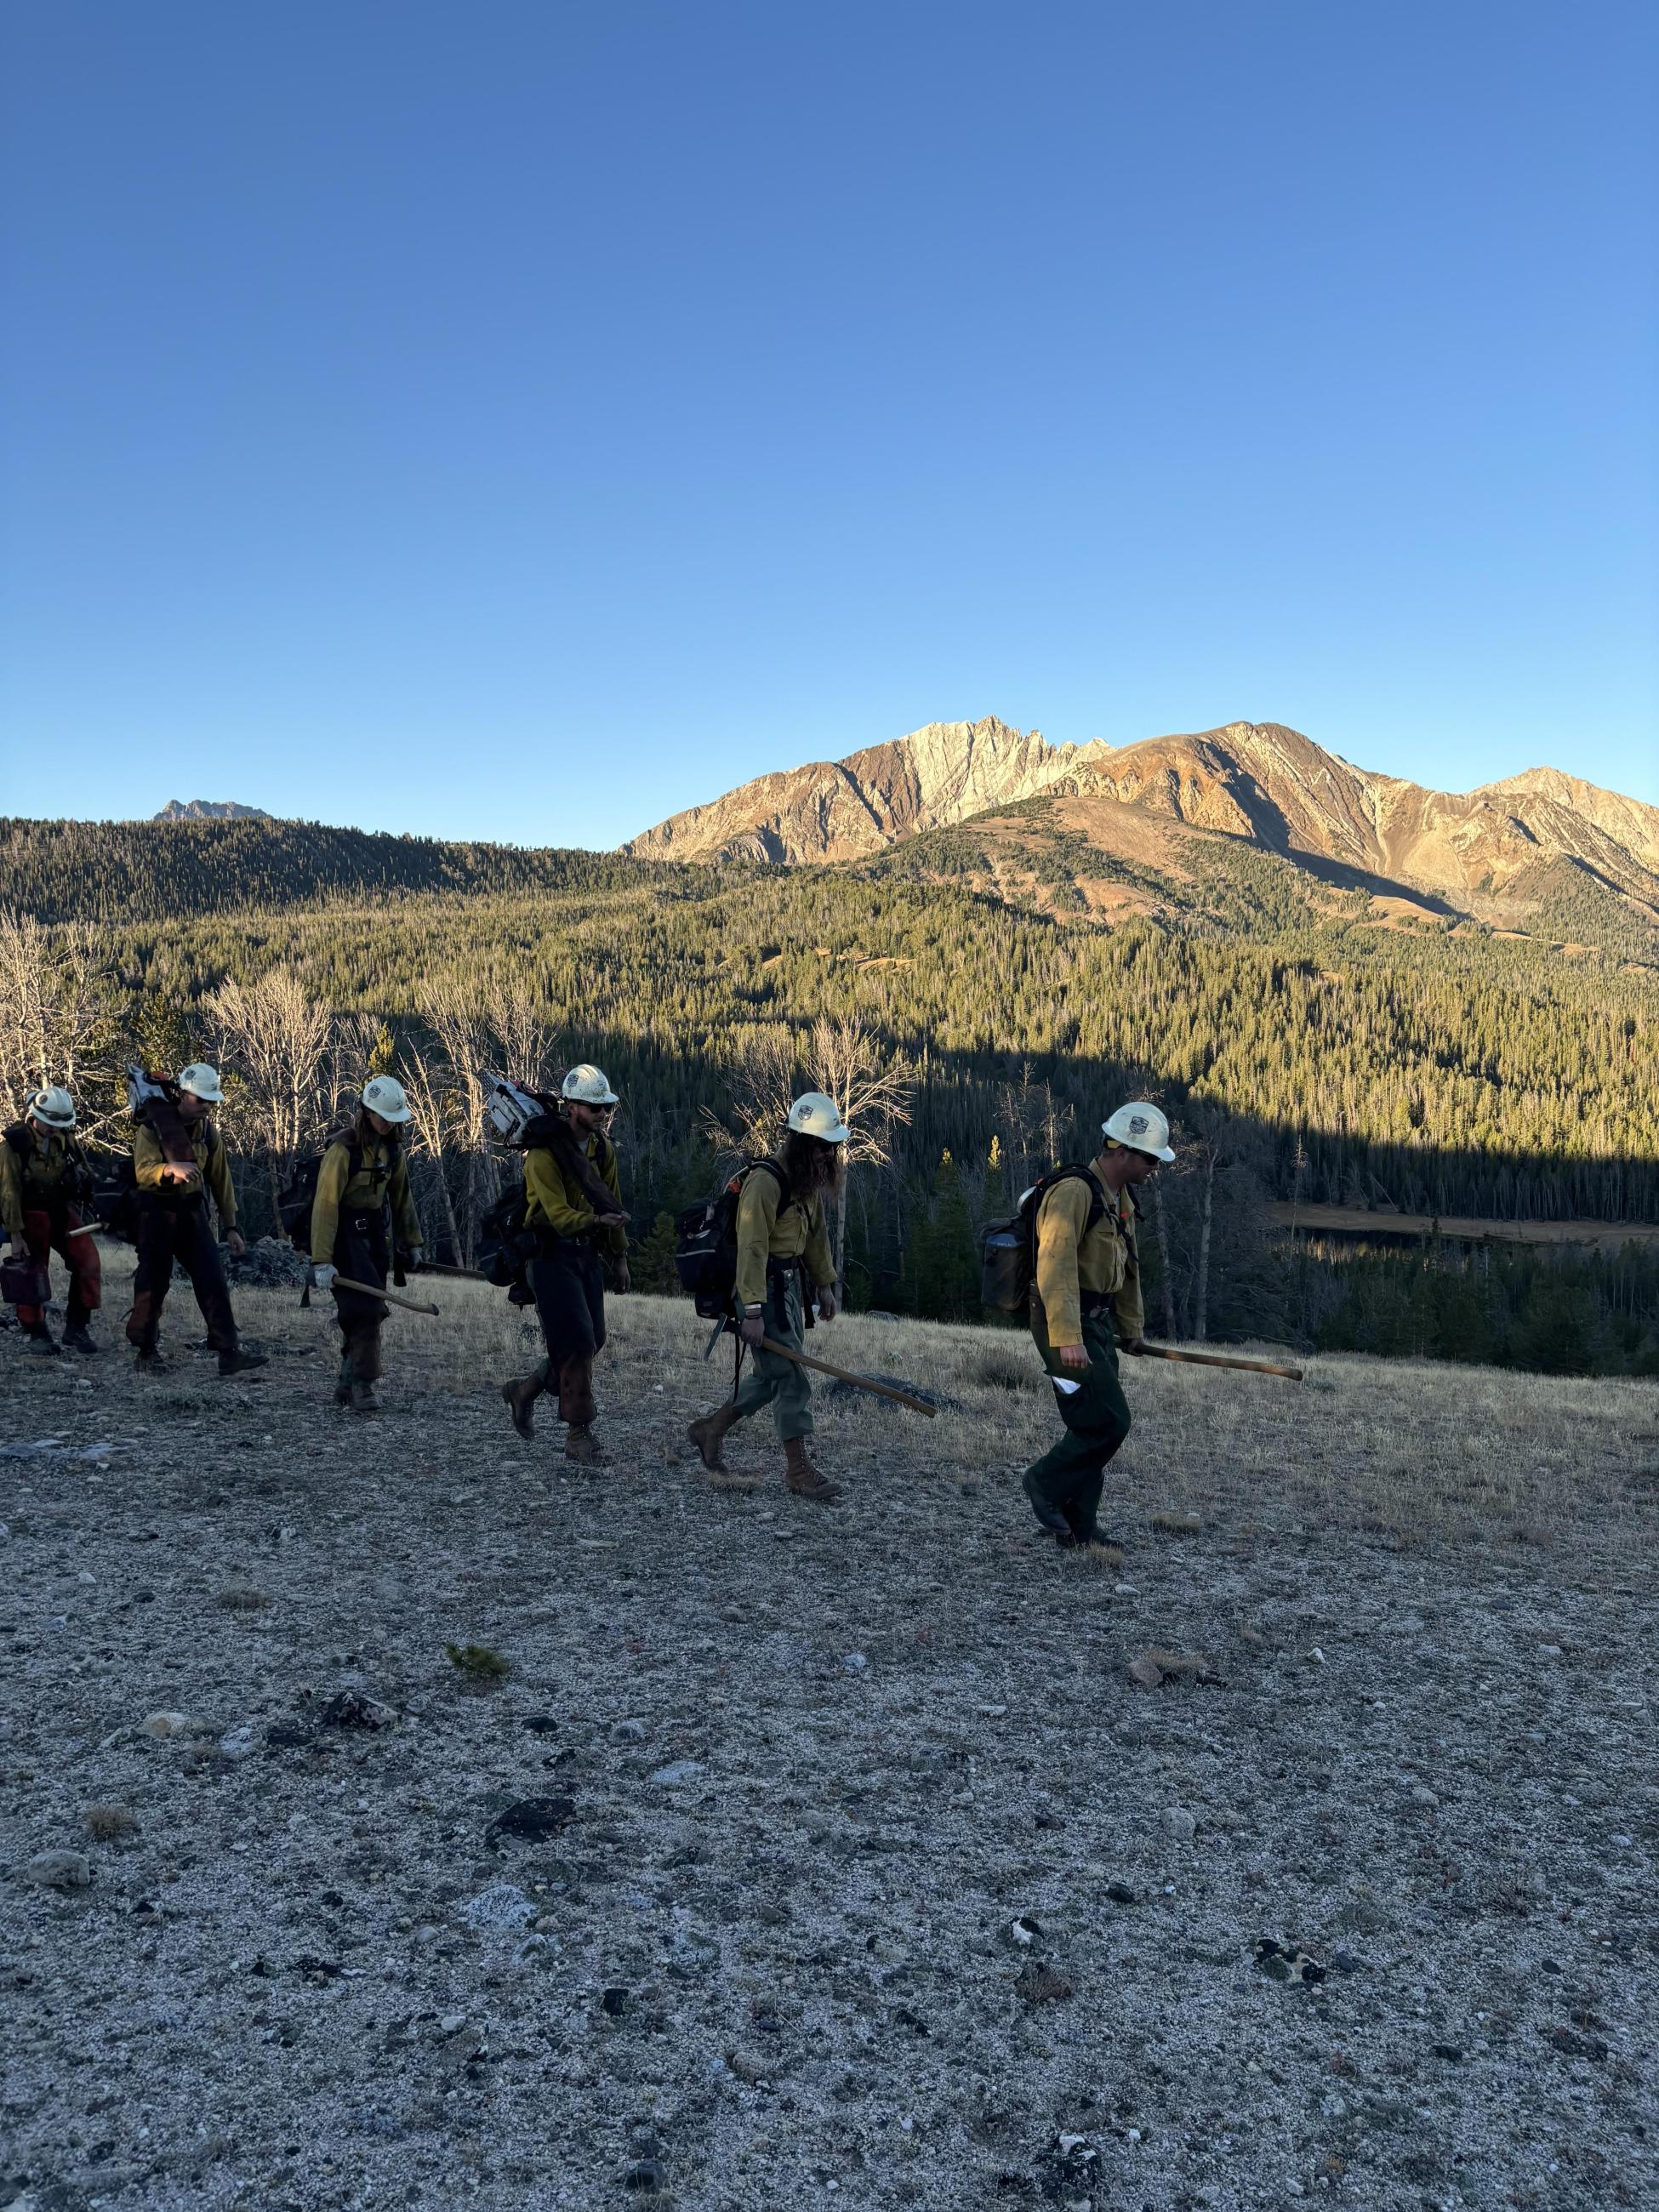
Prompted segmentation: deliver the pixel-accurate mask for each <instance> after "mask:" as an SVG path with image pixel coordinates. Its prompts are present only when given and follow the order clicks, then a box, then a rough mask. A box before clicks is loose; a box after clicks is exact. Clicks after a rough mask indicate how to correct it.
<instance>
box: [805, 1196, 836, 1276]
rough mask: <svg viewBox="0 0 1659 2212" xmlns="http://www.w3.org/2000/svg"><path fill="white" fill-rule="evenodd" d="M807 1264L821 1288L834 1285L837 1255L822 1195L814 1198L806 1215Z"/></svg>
mask: <svg viewBox="0 0 1659 2212" xmlns="http://www.w3.org/2000/svg"><path fill="white" fill-rule="evenodd" d="M806 1265H807V1267H808V1268H809V1269H810V1271H811V1277H812V1280H813V1281H814V1282H815V1283H816V1284H817V1286H818V1288H819V1290H821V1291H827V1290H829V1289H831V1288H832V1287H833V1286H834V1284H835V1280H836V1255H835V1254H834V1253H833V1252H832V1251H831V1250H830V1249H829V1221H828V1219H827V1218H825V1214H824V1207H823V1198H822V1197H818V1198H815V1199H814V1200H812V1204H811V1208H810V1210H809V1212H808V1213H807V1216H806Z"/></svg>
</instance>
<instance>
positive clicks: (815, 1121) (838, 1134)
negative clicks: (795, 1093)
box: [789, 1091, 852, 1145]
mask: <svg viewBox="0 0 1659 2212" xmlns="http://www.w3.org/2000/svg"><path fill="white" fill-rule="evenodd" d="M789 1126H790V1127H791V1128H792V1129H793V1131H794V1133H795V1134H796V1135H797V1136H798V1137H817V1138H820V1139H822V1140H823V1143H825V1144H826V1145H844V1144H845V1143H846V1142H847V1139H848V1138H849V1137H850V1136H851V1135H852V1131H851V1130H850V1129H849V1128H848V1126H847V1124H846V1122H845V1121H842V1118H841V1109H840V1107H839V1106H837V1105H836V1102H835V1100H834V1099H833V1098H831V1097H828V1096H827V1095H826V1094H825V1093H824V1092H823V1091H802V1093H801V1095H800V1097H799V1098H797V1099H796V1101H795V1103H794V1104H793V1106H792V1107H791V1108H790V1109H789Z"/></svg>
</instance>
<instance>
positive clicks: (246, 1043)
mask: <svg viewBox="0 0 1659 2212" xmlns="http://www.w3.org/2000/svg"><path fill="white" fill-rule="evenodd" d="M204 1011H205V1012H206V1014H207V1017H208V1019H209V1021H210V1024H211V1025H212V1028H213V1030H214V1033H215V1036H216V1045H217V1050H218V1052H219V1054H220V1056H221V1057H222V1059H227V1060H234V1061H235V1063H236V1064H237V1066H238V1068H239V1071H240V1074H241V1076H242V1078H243V1083H244V1085H245V1097H246V1109H247V1110H248V1113H249V1115H250V1118H251V1119H252V1124H253V1128H252V1133H253V1135H254V1137H255V1139H256V1141H257V1142H258V1145H259V1146H260V1148H261V1149H262V1150H263V1151H264V1154H265V1165H266V1172H267V1174H268V1175H269V1176H270V1203H271V1212H272V1213H273V1215H279V1213H280V1206H279V1200H280V1196H281V1192H282V1186H283V1178H284V1176H285V1175H286V1173H287V1172H288V1171H289V1170H290V1169H291V1168H292V1166H293V1164H294V1162H295V1158H297V1156H298V1154H299V1152H300V1148H301V1145H302V1144H303V1143H304V1141H305V1139H306V1137H307V1134H308V1133H311V1132H312V1131H313V1130H314V1128H315V1127H316V1123H317V1121H318V1119H319V1115H320V1112H321V1109H322V1106H323V1103H324V1097H325V1070H326V1068H327V1066H328V1062H329V1059H330V1052H329V1045H330V1039H331V1032H332V1030H333V1027H334V1016H333V1015H332V1014H331V1012H330V1011H329V1009H328V1008H327V1007H326V1006H324V1005H322V1004H321V1003H320V1002H319V1000H316V999H314V998H313V996H312V995H311V994H310V993H309V992H308V991H307V989H306V987H305V986H304V984H303V983H302V982H301V981H300V979H299V977H298V976H297V975H295V974H294V973H293V972H292V970H291V969H284V968H270V969H267V970H266V971H265V973H264V975H261V976H260V978H259V979H258V982H256V983H246V984H245V983H239V982H238V981H236V980H235V979H234V977H231V978H228V980H227V981H224V982H222V984H221V985H220V986H219V987H218V989H217V990H216V991H213V992H210V994H208V997H207V999H206V1000H204Z"/></svg>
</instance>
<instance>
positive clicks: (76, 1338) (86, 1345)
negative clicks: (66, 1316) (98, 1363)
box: [64, 1322, 98, 1359]
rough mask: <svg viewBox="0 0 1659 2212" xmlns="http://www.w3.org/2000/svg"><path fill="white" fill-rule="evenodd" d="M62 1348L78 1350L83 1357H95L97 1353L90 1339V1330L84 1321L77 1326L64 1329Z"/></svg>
mask: <svg viewBox="0 0 1659 2212" xmlns="http://www.w3.org/2000/svg"><path fill="white" fill-rule="evenodd" d="M64 1351H65V1352H79V1353H80V1354H81V1357H82V1358H83V1359H93V1358H96V1357H97V1353H98V1347H97V1346H96V1345H95V1344H94V1342H93V1340H92V1332H91V1331H90V1330H89V1329H88V1327H87V1325H86V1323H85V1322H82V1324H81V1326H80V1328H66V1329H65V1330H64Z"/></svg>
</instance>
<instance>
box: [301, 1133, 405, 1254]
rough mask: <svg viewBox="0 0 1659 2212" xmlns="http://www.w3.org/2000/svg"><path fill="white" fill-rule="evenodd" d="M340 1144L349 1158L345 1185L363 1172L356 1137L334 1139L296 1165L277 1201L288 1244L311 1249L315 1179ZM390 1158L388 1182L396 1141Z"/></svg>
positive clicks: (395, 1161)
mask: <svg viewBox="0 0 1659 2212" xmlns="http://www.w3.org/2000/svg"><path fill="white" fill-rule="evenodd" d="M337 1144H343V1145H344V1146H345V1147H346V1149H347V1151H348V1152H349V1155H350V1160H349V1165H348V1166H347V1169H346V1181H347V1182H352V1181H353V1180H354V1178H355V1177H356V1176H360V1175H361V1174H362V1171H363V1148H362V1146H361V1145H360V1144H359V1143H358V1141H357V1139H356V1137H336V1138H335V1139H333V1141H332V1143H330V1144H327V1145H325V1146H324V1147H323V1149H322V1151H321V1152H313V1153H312V1154H311V1156H310V1158H308V1159H303V1160H300V1161H297V1162H296V1163H295V1169H294V1172H293V1174H292V1175H291V1176H289V1179H288V1181H287V1182H285V1183H284V1184H283V1188H282V1189H281V1191H280V1192H279V1193H278V1194H277V1199H276V1218H277V1221H278V1224H279V1225H280V1230H281V1233H282V1235H283V1236H284V1237H287V1238H288V1240H289V1243H291V1244H294V1245H302V1246H303V1247H304V1248H305V1249H306V1250H307V1252H308V1251H309V1250H310V1249H311V1209H312V1207H313V1206H314V1205H315V1204H316V1202H317V1178H318V1176H319V1175H321V1173H322V1171H323V1162H324V1160H325V1158H327V1157H328V1155H329V1153H330V1152H332V1151H333V1149H334V1146H335V1145H337ZM397 1154H398V1141H397V1139H396V1138H395V1137H394V1138H393V1139H392V1161H391V1164H390V1165H389V1166H388V1167H387V1170H386V1174H387V1176H388V1178H389V1177H390V1176H391V1174H392V1169H393V1168H395V1167H396V1166H397V1164H398V1158H397Z"/></svg>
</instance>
